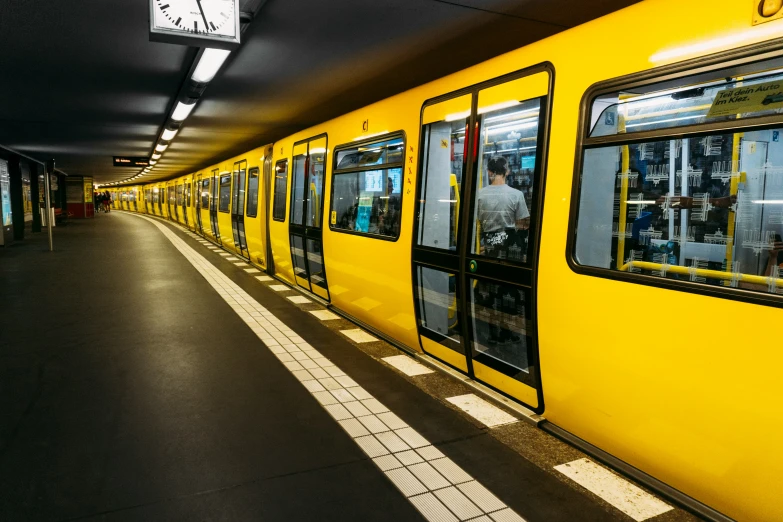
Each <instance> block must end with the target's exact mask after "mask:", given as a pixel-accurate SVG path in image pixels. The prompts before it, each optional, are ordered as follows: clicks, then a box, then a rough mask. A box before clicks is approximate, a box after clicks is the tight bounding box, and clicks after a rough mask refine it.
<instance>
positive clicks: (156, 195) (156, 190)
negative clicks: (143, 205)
mask: <svg viewBox="0 0 783 522" xmlns="http://www.w3.org/2000/svg"><path fill="white" fill-rule="evenodd" d="M159 202H160V189H159V188H158V187H155V188H154V189H152V204H153V205H157V204H158V203H159Z"/></svg>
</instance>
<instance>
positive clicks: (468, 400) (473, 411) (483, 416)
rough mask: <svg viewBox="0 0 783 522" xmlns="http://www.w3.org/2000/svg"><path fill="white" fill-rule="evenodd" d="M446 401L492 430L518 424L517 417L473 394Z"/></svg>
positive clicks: (450, 398)
mask: <svg viewBox="0 0 783 522" xmlns="http://www.w3.org/2000/svg"><path fill="white" fill-rule="evenodd" d="M446 400H447V401H449V402H450V403H452V404H453V405H454V406H456V407H457V408H459V409H461V410H462V411H464V412H465V413H467V414H468V415H470V416H471V417H473V418H474V419H476V420H478V421H480V422H481V423H482V424H485V425H486V426H487V427H490V428H494V427H495V426H502V425H504V424H511V423H512V422H517V419H516V418H515V417H512V416H511V415H509V414H508V413H506V412H505V411H503V410H501V409H500V408H498V407H497V406H494V405H492V404H490V403H488V402H487V401H485V400H484V399H482V398H481V397H478V396H477V395H474V394H472V393H468V394H466V395H458V396H456V397H449V398H448V399H446Z"/></svg>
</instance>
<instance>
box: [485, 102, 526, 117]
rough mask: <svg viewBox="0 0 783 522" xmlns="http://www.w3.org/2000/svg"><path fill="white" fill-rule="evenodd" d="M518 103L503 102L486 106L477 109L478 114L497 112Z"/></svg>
mask: <svg viewBox="0 0 783 522" xmlns="http://www.w3.org/2000/svg"><path fill="white" fill-rule="evenodd" d="M520 103H522V102H519V101H517V100H509V101H504V102H500V103H496V104H494V105H488V106H486V107H479V110H478V113H479V114H484V113H485V112H493V111H499V110H500V109H507V108H509V107H513V106H515V105H519V104H520Z"/></svg>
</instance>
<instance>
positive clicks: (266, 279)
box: [256, 276, 275, 283]
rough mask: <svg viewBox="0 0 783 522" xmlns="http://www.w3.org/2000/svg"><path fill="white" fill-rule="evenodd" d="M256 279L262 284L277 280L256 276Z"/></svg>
mask: <svg viewBox="0 0 783 522" xmlns="http://www.w3.org/2000/svg"><path fill="white" fill-rule="evenodd" d="M256 279H258V280H259V281H261V282H262V283H266V282H268V281H274V280H275V278H274V277H269V276H256Z"/></svg>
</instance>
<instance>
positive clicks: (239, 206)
mask: <svg viewBox="0 0 783 522" xmlns="http://www.w3.org/2000/svg"><path fill="white" fill-rule="evenodd" d="M243 163H244V164H245V174H244V178H243V179H242V181H241V184H242V186H241V187H240V186H239V178H240V177H242V176H241V175H240V174H241V172H242V170H241V168H238V167H237V165H239V166H241V165H242V164H243ZM248 171H249V167H248V163H247V160H245V159H242V160H239V161H235V162H234V165H233V167H232V170H231V232H232V235H233V239H234V246H235V247H238V248H239V255H240V256H242V257H245V258H247V259H250V252H249V251H248V248H247V235H245V236H244V237H245V240H244V244H243V242H242V239H241V238H242V236H241V235H240V233H239V229H240V223H241V225H242V227H241V228H242V234H246V232H245V214H247V208H246V205H247V173H248ZM235 190H236V193H235V192H234V191H235ZM240 192H242V193H243V194H244V195H243V197H242V201H240V200H239V199H240V197H239V194H240ZM235 196H236V199H235ZM240 210H241V211H242V214H241V218H242V221H241V222H240V220H239V218H240V214H239V211H240Z"/></svg>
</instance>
